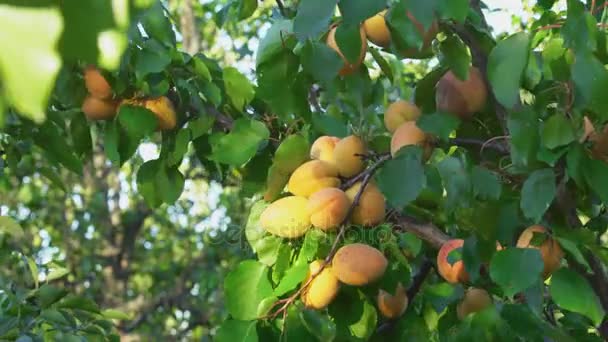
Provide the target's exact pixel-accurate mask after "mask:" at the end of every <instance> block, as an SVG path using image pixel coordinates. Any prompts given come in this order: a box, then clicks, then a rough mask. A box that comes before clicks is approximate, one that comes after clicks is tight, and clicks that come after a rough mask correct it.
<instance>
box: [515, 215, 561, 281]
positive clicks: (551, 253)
mask: <svg viewBox="0 0 608 342" xmlns="http://www.w3.org/2000/svg"><path fill="white" fill-rule="evenodd" d="M534 233H540V234H548V231H547V228H545V227H543V226H540V225H533V226H530V227H528V228H526V229H525V230H524V231H523V232H522V233H521V235H520V236H519V239H518V240H517V247H518V248H537V249H538V250H539V251H540V255H541V257H542V259H543V263H544V268H543V277H544V278H545V279H546V278H548V277H549V276H550V275H551V273H553V272H554V271H555V270H557V269H558V268H559V267H560V266H561V262H562V258H563V257H564V252H563V251H562V248H561V247H560V245H559V243H558V242H557V240H556V239H554V238H553V237H551V236H548V235H547V237H546V238H545V240H544V241H543V242H542V243H541V244H540V246H534V245H532V244H531V242H532V238H533V237H534Z"/></svg>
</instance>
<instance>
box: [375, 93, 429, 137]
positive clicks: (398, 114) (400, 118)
mask: <svg viewBox="0 0 608 342" xmlns="http://www.w3.org/2000/svg"><path fill="white" fill-rule="evenodd" d="M420 114H421V113H420V109H419V108H418V107H417V106H416V105H415V104H413V103H411V102H408V101H404V100H398V101H395V102H393V103H391V104H390V105H389V106H388V108H387V109H386V112H385V113H384V126H385V127H386V129H387V130H388V131H389V132H391V133H393V132H395V131H396V130H397V128H399V126H401V124H402V123H404V122H407V121H416V120H417V119H418V118H419V117H420Z"/></svg>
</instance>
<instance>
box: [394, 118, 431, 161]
mask: <svg viewBox="0 0 608 342" xmlns="http://www.w3.org/2000/svg"><path fill="white" fill-rule="evenodd" d="M427 139H428V137H427V134H426V133H425V132H424V131H423V130H421V129H420V128H418V126H417V125H416V122H415V121H406V122H404V123H402V124H401V125H400V126H399V127H398V128H397V130H395V133H393V137H392V138H391V155H392V156H393V157H394V156H395V155H396V154H397V152H399V150H400V149H401V148H402V147H404V146H409V145H420V146H422V147H423V148H425V149H427V150H428V148H429V145H428V144H427Z"/></svg>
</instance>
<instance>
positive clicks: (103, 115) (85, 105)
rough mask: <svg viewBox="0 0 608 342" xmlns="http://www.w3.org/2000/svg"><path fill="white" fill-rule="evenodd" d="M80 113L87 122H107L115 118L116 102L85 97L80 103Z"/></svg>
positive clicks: (90, 96)
mask: <svg viewBox="0 0 608 342" xmlns="http://www.w3.org/2000/svg"><path fill="white" fill-rule="evenodd" d="M82 111H83V113H84V114H85V115H86V117H87V118H88V119H89V120H107V119H111V118H113V117H114V116H116V102H115V101H111V100H101V99H99V98H96V97H93V96H92V95H89V96H87V97H86V98H85V99H84V101H83V102H82Z"/></svg>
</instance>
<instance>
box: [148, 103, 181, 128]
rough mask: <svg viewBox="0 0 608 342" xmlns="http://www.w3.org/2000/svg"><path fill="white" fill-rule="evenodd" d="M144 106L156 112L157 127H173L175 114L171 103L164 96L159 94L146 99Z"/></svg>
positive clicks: (175, 121)
mask: <svg viewBox="0 0 608 342" xmlns="http://www.w3.org/2000/svg"><path fill="white" fill-rule="evenodd" d="M144 106H145V107H146V108H148V109H149V110H150V111H152V112H153V113H154V114H156V117H157V118H158V127H159V128H160V129H161V130H163V131H165V130H170V129H173V128H175V125H176V124H177V114H176V113H175V107H173V103H172V102H171V100H169V98H168V97H166V96H160V97H156V98H152V99H148V100H146V102H145V104H144Z"/></svg>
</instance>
